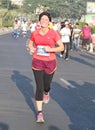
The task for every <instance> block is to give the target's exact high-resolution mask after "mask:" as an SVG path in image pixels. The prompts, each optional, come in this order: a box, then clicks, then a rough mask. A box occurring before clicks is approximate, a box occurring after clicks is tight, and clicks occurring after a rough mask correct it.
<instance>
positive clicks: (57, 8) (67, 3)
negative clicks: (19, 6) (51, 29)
mask: <svg viewBox="0 0 95 130" xmlns="http://www.w3.org/2000/svg"><path fill="white" fill-rule="evenodd" d="M86 2H87V0H85V1H83V0H75V1H74V0H24V6H23V9H26V8H28V10H29V11H31V12H35V10H36V8H37V7H39V6H44V10H47V8H46V7H48V11H49V10H50V12H51V10H52V14H53V17H54V16H58V15H59V16H60V17H61V18H64V17H66V18H74V19H76V18H77V19H80V18H81V16H82V15H83V14H86ZM28 5H31V6H30V7H29V6H28Z"/></svg>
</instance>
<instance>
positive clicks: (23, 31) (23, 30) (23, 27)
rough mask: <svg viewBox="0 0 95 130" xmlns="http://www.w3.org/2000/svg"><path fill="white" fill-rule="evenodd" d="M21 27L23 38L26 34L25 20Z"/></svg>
mask: <svg viewBox="0 0 95 130" xmlns="http://www.w3.org/2000/svg"><path fill="white" fill-rule="evenodd" d="M21 27H22V33H23V37H25V36H26V34H27V22H26V21H25V20H24V21H23V23H22V25H21Z"/></svg>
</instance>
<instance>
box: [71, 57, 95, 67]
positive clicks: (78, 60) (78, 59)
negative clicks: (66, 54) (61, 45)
mask: <svg viewBox="0 0 95 130" xmlns="http://www.w3.org/2000/svg"><path fill="white" fill-rule="evenodd" d="M70 59H72V60H74V61H76V62H79V63H81V64H84V65H86V66H90V67H92V68H95V64H91V63H90V62H88V61H86V59H82V58H78V57H76V56H70ZM90 59H91V58H90ZM94 59H95V58H94Z"/></svg>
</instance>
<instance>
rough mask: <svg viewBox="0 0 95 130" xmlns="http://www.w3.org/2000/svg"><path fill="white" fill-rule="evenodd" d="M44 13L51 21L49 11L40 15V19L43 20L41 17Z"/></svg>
mask: <svg viewBox="0 0 95 130" xmlns="http://www.w3.org/2000/svg"><path fill="white" fill-rule="evenodd" d="M43 15H46V16H47V17H48V18H49V21H50V22H51V16H50V14H49V13H48V12H42V13H41V14H40V15H39V21H40V20H41V18H42V16H43Z"/></svg>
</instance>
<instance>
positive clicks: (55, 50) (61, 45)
mask: <svg viewBox="0 0 95 130" xmlns="http://www.w3.org/2000/svg"><path fill="white" fill-rule="evenodd" d="M44 49H45V51H47V52H61V51H63V50H64V45H63V43H62V41H61V40H59V41H57V46H56V47H54V48H51V47H49V46H45V48H44Z"/></svg>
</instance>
